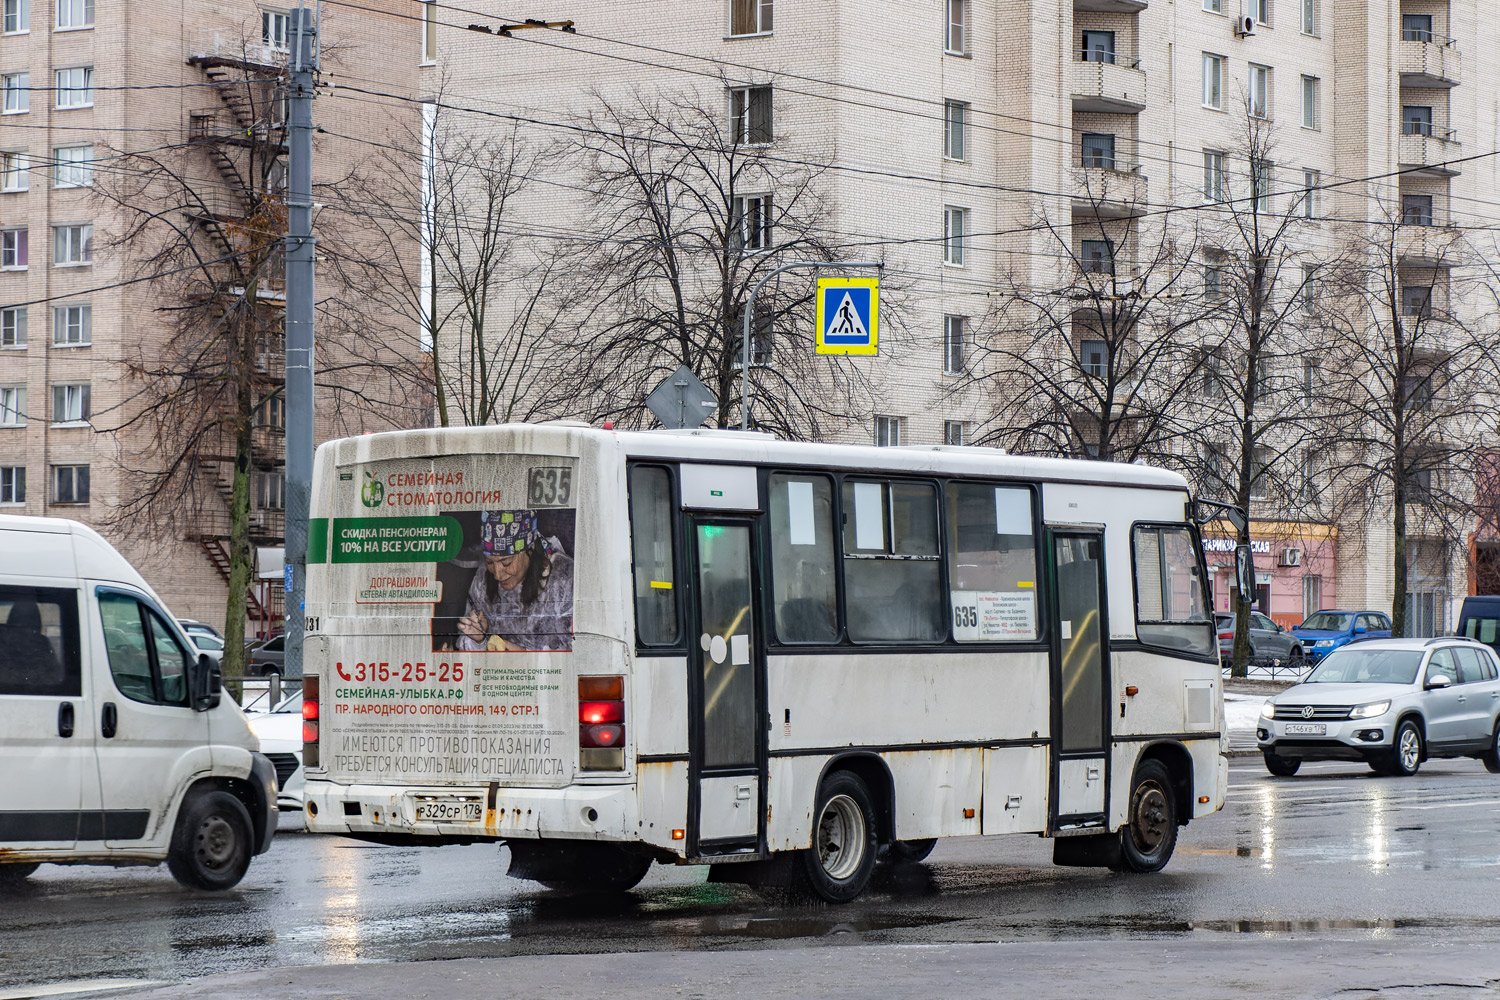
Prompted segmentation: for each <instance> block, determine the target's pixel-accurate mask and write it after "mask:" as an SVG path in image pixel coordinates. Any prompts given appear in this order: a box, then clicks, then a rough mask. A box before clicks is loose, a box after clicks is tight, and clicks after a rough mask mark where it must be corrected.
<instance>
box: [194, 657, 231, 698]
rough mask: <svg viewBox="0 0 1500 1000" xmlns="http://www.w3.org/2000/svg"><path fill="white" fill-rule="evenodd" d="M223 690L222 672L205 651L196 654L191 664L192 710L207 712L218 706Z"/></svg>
mask: <svg viewBox="0 0 1500 1000" xmlns="http://www.w3.org/2000/svg"><path fill="white" fill-rule="evenodd" d="M223 690H224V674H223V671H222V669H221V668H220V667H219V665H218V664H217V663H215V662H214V661H213V660H211V659H209V656H208V654H207V653H199V654H198V662H197V663H195V664H193V672H192V693H193V711H195V712H207V711H209V710H210V709H214V708H218V707H219V698H220V696H221V694H222V693H223Z"/></svg>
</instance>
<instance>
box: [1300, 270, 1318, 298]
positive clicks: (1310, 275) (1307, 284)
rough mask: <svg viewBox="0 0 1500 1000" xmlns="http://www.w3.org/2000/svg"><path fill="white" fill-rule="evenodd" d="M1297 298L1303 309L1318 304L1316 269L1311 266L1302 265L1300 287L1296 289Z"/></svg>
mask: <svg viewBox="0 0 1500 1000" xmlns="http://www.w3.org/2000/svg"><path fill="white" fill-rule="evenodd" d="M1297 298H1298V299H1299V300H1300V301H1301V302H1302V307H1303V308H1304V309H1311V308H1313V307H1314V306H1316V305H1317V304H1318V269H1317V267H1315V266H1314V265H1312V264H1303V265H1302V286H1301V287H1300V288H1299V289H1297Z"/></svg>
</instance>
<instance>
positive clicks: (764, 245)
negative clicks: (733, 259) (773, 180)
mask: <svg viewBox="0 0 1500 1000" xmlns="http://www.w3.org/2000/svg"><path fill="white" fill-rule="evenodd" d="M732 212H733V215H734V218H733V219H732V220H731V221H730V225H731V227H732V230H733V238H734V240H735V245H736V247H737V248H738V249H740V250H766V249H769V248H770V246H771V196H770V195H768V194H746V195H735V196H734V207H733V209H732Z"/></svg>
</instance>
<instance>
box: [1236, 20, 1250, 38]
mask: <svg viewBox="0 0 1500 1000" xmlns="http://www.w3.org/2000/svg"><path fill="white" fill-rule="evenodd" d="M1234 33H1235V34H1236V35H1237V36H1239V37H1240V38H1244V37H1245V36H1246V35H1253V34H1255V15H1254V14H1241V15H1240V16H1239V17H1238V18H1237V19H1236V20H1235V22H1234Z"/></svg>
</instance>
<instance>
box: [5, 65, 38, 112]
mask: <svg viewBox="0 0 1500 1000" xmlns="http://www.w3.org/2000/svg"><path fill="white" fill-rule="evenodd" d="M0 94H3V101H0V111H3V112H4V113H5V114H7V115H19V114H25V113H26V112H27V111H30V110H31V74H30V73H6V74H5V75H4V76H0Z"/></svg>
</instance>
